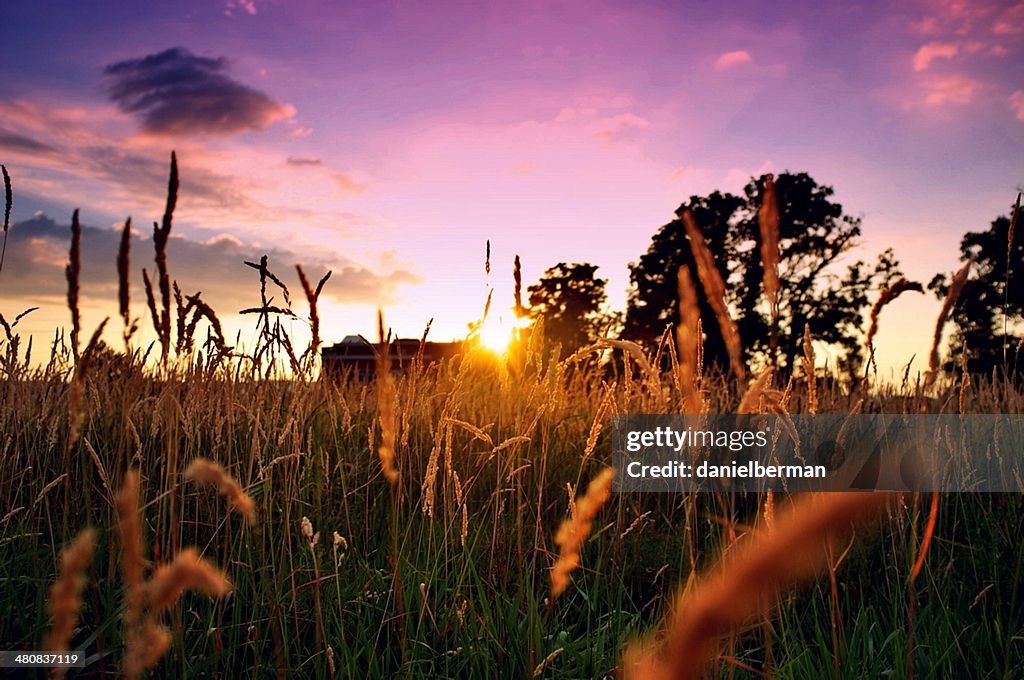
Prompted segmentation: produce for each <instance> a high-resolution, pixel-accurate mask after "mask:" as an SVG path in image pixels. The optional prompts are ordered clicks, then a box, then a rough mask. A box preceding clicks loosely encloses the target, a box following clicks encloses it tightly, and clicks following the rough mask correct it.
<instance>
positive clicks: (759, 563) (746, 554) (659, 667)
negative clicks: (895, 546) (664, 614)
mask: <svg viewBox="0 0 1024 680" xmlns="http://www.w3.org/2000/svg"><path fill="white" fill-rule="evenodd" d="M891 497H892V494H884V493H834V494H811V495H808V496H805V497H803V498H801V499H800V500H798V501H796V502H795V503H794V504H793V505H792V506H791V507H790V508H788V509H787V510H785V511H782V512H778V513H777V514H776V516H775V520H774V522H773V525H774V527H773V528H772V529H771V530H764V531H758V532H756V533H754V534H752V535H751V537H750V538H749V539H747V540H745V541H743V542H741V543H740V544H738V545H737V546H736V547H734V548H733V549H732V551H731V552H730V555H729V557H728V558H726V559H723V560H722V561H721V562H719V564H718V565H717V566H716V567H715V568H713V569H712V571H711V572H710V573H709V574H707V575H706V576H704V577H703V578H701V579H700V580H698V582H697V583H696V585H695V586H694V587H693V588H692V589H691V590H689V592H688V593H687V595H685V596H684V597H681V598H680V600H679V601H678V602H677V604H676V607H675V612H674V613H673V614H672V615H670V616H669V617H668V621H667V626H668V630H667V636H666V640H665V644H664V647H663V649H658V647H657V646H656V645H654V644H652V643H640V644H634V645H632V646H631V647H630V648H629V649H628V650H627V652H626V655H625V659H624V664H623V665H624V675H625V677H626V678H634V679H635V678H644V679H647V680H652V679H658V680H661V679H663V678H664V679H667V678H677V679H678V678H695V677H698V676H699V675H700V673H701V671H702V669H703V667H704V665H705V664H706V663H707V661H708V660H709V659H710V658H712V656H713V655H714V654H715V652H716V650H717V648H718V645H719V644H720V641H721V639H722V637H723V636H725V635H727V634H728V633H730V632H731V631H734V630H735V629H736V628H738V627H739V626H741V625H743V624H744V623H745V622H746V621H748V620H749V619H751V618H752V617H754V616H755V615H758V614H762V615H763V614H764V613H765V612H766V611H767V610H768V608H769V607H770V606H771V605H772V602H773V599H774V596H775V594H776V593H777V592H778V590H779V589H781V588H783V587H786V586H790V585H793V584H796V583H798V582H800V581H804V580H807V579H809V578H811V577H812V576H813V575H814V573H815V572H817V571H818V570H819V569H821V568H823V567H824V566H825V565H826V563H827V553H828V546H829V545H830V544H831V543H832V542H834V541H837V540H842V539H846V538H849V537H850V536H851V535H852V534H853V533H854V531H855V528H856V527H857V526H860V525H864V524H866V523H869V522H871V521H872V520H874V519H876V518H877V517H878V516H879V515H880V514H881V512H882V510H883V509H884V507H885V505H886V503H887V501H888V500H889V499H890V498H891Z"/></svg>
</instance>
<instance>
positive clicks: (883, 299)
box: [867, 277, 924, 365]
mask: <svg viewBox="0 0 1024 680" xmlns="http://www.w3.org/2000/svg"><path fill="white" fill-rule="evenodd" d="M911 290H913V291H917V292H918V293H924V288H922V287H921V284H920V283H918V282H916V281H908V280H907V279H905V278H902V277H901V278H899V279H897V280H896V281H895V282H894V283H893V284H892V285H891V286H889V287H887V288H885V289H883V290H882V292H881V293H879V294H878V300H876V301H875V304H874V305H872V307H871V316H870V323H869V325H868V334H867V346H868V354H869V360H870V361H871V363H872V365H874V363H875V345H874V339H875V335H876V334H877V333H878V316H879V314H881V312H882V308H883V307H885V306H886V305H887V304H889V303H890V302H892V301H893V300H895V299H896V298H898V297H899V296H900V295H902V294H903V293H906V292H907V291H911Z"/></svg>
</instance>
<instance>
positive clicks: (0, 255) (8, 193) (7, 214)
mask: <svg viewBox="0 0 1024 680" xmlns="http://www.w3.org/2000/svg"><path fill="white" fill-rule="evenodd" d="M0 173H2V174H3V176H4V245H3V249H2V250H0V271H3V269H4V257H5V256H6V255H7V230H8V229H10V228H11V208H12V207H13V206H14V192H13V191H12V190H11V176H10V175H9V174H7V166H6V165H0Z"/></svg>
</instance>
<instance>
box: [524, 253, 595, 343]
mask: <svg viewBox="0 0 1024 680" xmlns="http://www.w3.org/2000/svg"><path fill="white" fill-rule="evenodd" d="M606 283H607V281H606V280H605V279H601V278H598V277H597V267H596V266H595V265H592V264H586V263H582V264H581V263H572V264H567V263H565V262H559V263H558V264H556V265H555V266H553V267H551V268H549V269H548V270H547V271H545V272H544V275H543V276H542V277H541V279H540V281H538V282H537V283H535V284H534V285H532V286H530V287H529V288H527V292H528V293H529V295H530V297H529V303H530V311H529V313H530V316H532V317H534V318H538V317H541V316H543V317H544V333H545V336H546V337H547V338H549V339H550V340H553V341H554V342H558V343H561V345H562V347H563V348H565V349H569V350H573V349H576V348H579V347H582V346H583V345H586V344H588V343H590V342H593V341H594V340H596V339H597V338H598V337H600V335H601V333H602V331H603V330H604V328H605V327H606V326H607V325H608V324H609V323H611V322H612V321H613V317H612V316H611V315H609V314H607V313H605V311H604V304H605V298H606V296H605V284H606Z"/></svg>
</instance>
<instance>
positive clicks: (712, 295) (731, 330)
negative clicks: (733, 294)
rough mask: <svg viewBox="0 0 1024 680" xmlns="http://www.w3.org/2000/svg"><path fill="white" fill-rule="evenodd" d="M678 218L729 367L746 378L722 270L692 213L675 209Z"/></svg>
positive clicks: (741, 351) (742, 377) (734, 372)
mask: <svg viewBox="0 0 1024 680" xmlns="http://www.w3.org/2000/svg"><path fill="white" fill-rule="evenodd" d="M679 218H680V219H681V220H682V221H683V227H684V229H685V230H686V236H687V238H688V239H689V240H690V249H691V250H692V251H693V260H694V262H695V263H696V264H697V276H698V277H699V278H700V282H701V285H702V286H703V287H704V293H705V295H706V296H707V299H708V303H709V304H710V305H711V309H712V310H713V311H714V313H715V318H716V319H717V320H718V325H719V327H720V328H721V330H722V339H723V340H724V341H725V347H726V350H727V352H728V354H729V366H730V367H731V368H732V372H733V374H734V375H735V376H736V379H737V380H740V381H742V380H744V379H745V378H746V369H745V368H744V366H743V347H742V345H741V343H740V334H739V331H738V330H736V322H734V321H733V319H732V316H731V315H730V314H729V307H728V306H727V305H726V302H725V281H724V280H723V279H722V273H721V272H720V271H718V266H717V265H716V264H715V256H714V254H712V252H711V250H710V249H709V248H708V245H707V242H706V241H705V240H704V234H703V233H702V232H701V230H700V227H699V226H697V222H696V220H694V219H693V214H692V213H691V212H690V211H689V210H682V211H680V212H679Z"/></svg>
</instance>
